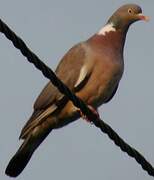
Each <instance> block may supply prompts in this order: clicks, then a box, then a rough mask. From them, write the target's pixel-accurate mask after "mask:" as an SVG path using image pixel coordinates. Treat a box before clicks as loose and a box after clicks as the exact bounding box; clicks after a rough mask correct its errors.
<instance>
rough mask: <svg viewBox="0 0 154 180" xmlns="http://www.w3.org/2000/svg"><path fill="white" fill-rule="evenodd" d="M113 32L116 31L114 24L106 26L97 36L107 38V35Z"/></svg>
mask: <svg viewBox="0 0 154 180" xmlns="http://www.w3.org/2000/svg"><path fill="white" fill-rule="evenodd" d="M111 31H116V29H115V28H114V26H113V23H110V24H106V25H105V26H104V27H103V28H102V29H101V30H100V31H99V32H98V33H97V34H98V35H103V36H105V35H106V33H109V32H111Z"/></svg>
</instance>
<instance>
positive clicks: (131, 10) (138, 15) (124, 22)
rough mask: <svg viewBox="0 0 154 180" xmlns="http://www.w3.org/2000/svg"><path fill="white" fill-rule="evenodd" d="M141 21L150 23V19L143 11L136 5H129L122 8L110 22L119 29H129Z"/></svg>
mask: <svg viewBox="0 0 154 180" xmlns="http://www.w3.org/2000/svg"><path fill="white" fill-rule="evenodd" d="M139 20H144V21H148V20H149V17H148V16H144V15H143V14H142V9H141V7H140V6H138V5H136V4H127V5H123V6H122V7H120V8H119V9H118V10H117V11H116V12H115V13H114V14H113V15H112V16H111V17H110V19H109V20H108V24H112V25H113V27H114V28H115V29H116V30H117V29H125V30H126V29H128V27H129V26H130V25H131V24H132V23H134V22H136V21H139Z"/></svg>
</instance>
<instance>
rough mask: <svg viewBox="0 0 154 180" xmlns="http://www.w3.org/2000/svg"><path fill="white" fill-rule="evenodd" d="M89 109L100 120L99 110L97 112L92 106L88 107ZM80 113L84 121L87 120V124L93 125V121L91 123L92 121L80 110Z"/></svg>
mask: <svg viewBox="0 0 154 180" xmlns="http://www.w3.org/2000/svg"><path fill="white" fill-rule="evenodd" d="M88 108H89V109H90V110H91V111H92V112H93V113H94V114H95V115H96V116H97V117H98V118H100V117H99V113H98V112H97V110H96V109H95V108H93V107H92V106H91V105H88ZM78 112H79V113H80V116H81V117H82V118H83V119H84V120H86V121H87V122H89V123H91V124H93V123H92V121H91V120H90V119H88V118H87V116H86V115H84V114H83V113H82V111H81V110H80V109H78Z"/></svg>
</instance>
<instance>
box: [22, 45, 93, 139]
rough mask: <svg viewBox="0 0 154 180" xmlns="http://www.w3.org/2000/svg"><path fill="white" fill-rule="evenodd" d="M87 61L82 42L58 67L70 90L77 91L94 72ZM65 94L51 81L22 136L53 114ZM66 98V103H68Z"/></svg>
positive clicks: (39, 99)
mask: <svg viewBox="0 0 154 180" xmlns="http://www.w3.org/2000/svg"><path fill="white" fill-rule="evenodd" d="M87 62H88V61H86V51H85V48H84V45H83V44H82V43H80V44H78V45H76V46H74V47H73V48H72V49H70V50H69V51H68V53H67V54H66V55H65V56H64V57H63V59H62V60H61V62H60V64H59V65H58V67H57V69H56V75H57V76H58V77H59V78H60V79H61V80H62V81H63V82H64V83H65V84H66V85H67V86H68V87H69V89H70V90H72V91H74V92H77V91H79V90H80V89H81V88H83V87H84V85H85V84H86V83H87V81H88V79H89V77H90V74H91V72H92V67H93V66H92V65H91V66H89V65H88V63H87ZM64 98H65V97H64V95H63V94H61V93H60V92H59V91H58V89H57V88H56V87H54V85H52V83H51V82H49V83H48V84H47V85H46V86H45V88H44V89H43V90H42V92H41V93H40V95H39V96H38V98H37V99H36V102H35V104H34V112H33V114H32V116H31V117H30V119H29V121H28V122H27V123H26V125H25V126H24V127H23V129H22V131H21V135H20V138H23V137H24V136H25V133H26V134H27V132H29V131H30V130H31V129H33V128H34V127H36V126H37V125H39V124H40V123H42V122H43V121H45V120H46V118H47V117H48V116H49V115H51V114H52V113H53V112H54V111H55V110H56V109H57V108H58V110H60V108H63V106H64V104H63V106H60V105H61V103H64V102H63V99H64ZM66 102H67V101H66V98H65V103H66Z"/></svg>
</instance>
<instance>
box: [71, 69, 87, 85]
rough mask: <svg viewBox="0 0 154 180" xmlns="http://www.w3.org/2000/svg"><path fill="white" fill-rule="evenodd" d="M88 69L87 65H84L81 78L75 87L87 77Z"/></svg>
mask: <svg viewBox="0 0 154 180" xmlns="http://www.w3.org/2000/svg"><path fill="white" fill-rule="evenodd" d="M87 71H88V70H87V66H83V67H82V68H81V70H80V75H79V78H78V80H77V82H76V83H75V86H74V87H77V86H78V85H79V84H80V83H81V82H82V81H83V80H84V79H85V77H86V76H87Z"/></svg>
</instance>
